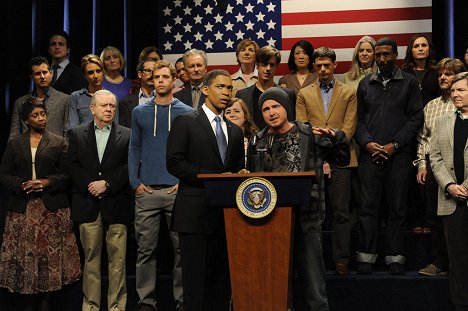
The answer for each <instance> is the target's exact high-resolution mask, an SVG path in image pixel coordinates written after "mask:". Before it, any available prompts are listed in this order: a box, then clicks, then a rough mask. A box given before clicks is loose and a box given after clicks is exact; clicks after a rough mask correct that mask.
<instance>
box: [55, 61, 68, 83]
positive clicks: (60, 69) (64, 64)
mask: <svg viewBox="0 0 468 311" xmlns="http://www.w3.org/2000/svg"><path fill="white" fill-rule="evenodd" d="M69 63H70V60H69V59H68V58H65V59H64V60H62V61H61V62H60V63H58V64H57V63H53V64H52V68H53V67H54V65H56V64H57V65H58V67H57V77H56V78H55V80H58V78H59V77H60V75H61V74H62V72H63V71H64V70H65V67H67V65H68V64H69Z"/></svg>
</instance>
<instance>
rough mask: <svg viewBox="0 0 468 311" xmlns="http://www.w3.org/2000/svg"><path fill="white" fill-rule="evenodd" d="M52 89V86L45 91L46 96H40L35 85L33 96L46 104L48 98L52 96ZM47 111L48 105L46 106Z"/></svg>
mask: <svg viewBox="0 0 468 311" xmlns="http://www.w3.org/2000/svg"><path fill="white" fill-rule="evenodd" d="M51 92H52V91H51V90H50V87H49V88H48V89H47V90H46V91H45V92H44V94H45V97H44V98H40V97H38V96H37V90H36V87H35V86H34V89H33V91H32V93H31V96H32V97H34V98H35V99H36V100H37V101H40V102H42V103H43V104H44V105H45V104H46V102H47V100H48V99H49V98H50V93H51ZM46 112H47V106H46Z"/></svg>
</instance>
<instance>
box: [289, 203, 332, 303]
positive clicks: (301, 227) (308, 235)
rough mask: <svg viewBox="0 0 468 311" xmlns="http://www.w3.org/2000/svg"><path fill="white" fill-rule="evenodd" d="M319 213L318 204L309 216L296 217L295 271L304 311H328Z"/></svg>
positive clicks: (298, 215) (311, 207) (306, 214)
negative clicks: (302, 298) (305, 307)
mask: <svg viewBox="0 0 468 311" xmlns="http://www.w3.org/2000/svg"><path fill="white" fill-rule="evenodd" d="M319 209H320V207H319V204H311V206H310V209H309V212H308V213H306V212H304V211H303V210H302V211H300V212H299V213H296V222H295V227H294V268H295V269H296V270H297V273H298V275H299V280H300V282H301V289H302V294H303V296H304V300H305V302H306V304H307V309H306V310H307V311H328V310H329V308H328V297H327V292H326V288H325V264H324V263H323V257H322V244H323V242H322V216H321V214H320V210H319ZM305 223H306V224H305Z"/></svg>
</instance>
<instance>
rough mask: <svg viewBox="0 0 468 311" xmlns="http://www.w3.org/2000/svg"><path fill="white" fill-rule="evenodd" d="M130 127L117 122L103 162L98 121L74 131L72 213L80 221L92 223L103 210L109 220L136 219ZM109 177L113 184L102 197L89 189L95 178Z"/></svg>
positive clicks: (70, 155)
mask: <svg viewBox="0 0 468 311" xmlns="http://www.w3.org/2000/svg"><path fill="white" fill-rule="evenodd" d="M130 132H131V131H130V129H128V128H126V127H123V126H120V125H116V124H113V125H112V130H111V132H110V135H109V140H108V141H107V145H106V149H105V151H104V155H103V158H102V162H101V163H99V157H98V153H97V146H96V135H95V133H94V121H92V122H90V123H89V124H84V125H81V126H79V127H76V128H74V129H72V130H71V131H70V135H69V141H70V142H69V149H68V150H69V153H68V155H69V159H68V164H69V172H70V176H71V179H72V182H73V193H72V204H71V214H72V219H73V220H74V221H78V222H92V221H95V220H96V219H97V217H98V213H99V212H100V213H101V217H102V218H103V220H104V221H106V222H108V223H111V224H112V223H128V222H130V220H131V219H132V210H131V204H130V203H131V199H132V189H131V187H130V184H129V181H128V165H127V155H128V143H129V140H130ZM102 179H103V180H106V181H107V182H108V183H109V184H110V187H109V188H108V189H107V192H106V193H107V194H106V195H105V196H104V197H103V198H101V199H99V198H96V197H94V196H92V195H91V194H90V193H89V192H88V185H89V183H90V182H92V181H96V180H102Z"/></svg>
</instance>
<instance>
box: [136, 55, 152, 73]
mask: <svg viewBox="0 0 468 311" xmlns="http://www.w3.org/2000/svg"><path fill="white" fill-rule="evenodd" d="M146 62H156V60H155V59H154V58H152V57H147V58H144V59H142V60H140V61H139V62H138V66H137V72H138V71H143V69H145V63H146Z"/></svg>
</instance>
